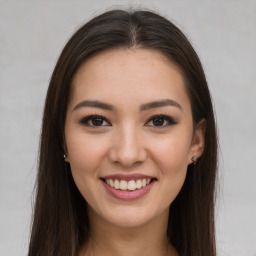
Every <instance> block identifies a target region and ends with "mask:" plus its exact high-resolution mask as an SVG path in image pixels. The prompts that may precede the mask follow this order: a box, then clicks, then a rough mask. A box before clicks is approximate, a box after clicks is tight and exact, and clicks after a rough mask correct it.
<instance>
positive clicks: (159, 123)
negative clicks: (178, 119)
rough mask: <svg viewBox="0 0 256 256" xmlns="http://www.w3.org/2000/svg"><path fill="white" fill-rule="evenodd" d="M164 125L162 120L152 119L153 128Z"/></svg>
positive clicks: (159, 118)
mask: <svg viewBox="0 0 256 256" xmlns="http://www.w3.org/2000/svg"><path fill="white" fill-rule="evenodd" d="M163 124H164V118H162V117H157V118H154V119H153V125H154V126H162V125H163Z"/></svg>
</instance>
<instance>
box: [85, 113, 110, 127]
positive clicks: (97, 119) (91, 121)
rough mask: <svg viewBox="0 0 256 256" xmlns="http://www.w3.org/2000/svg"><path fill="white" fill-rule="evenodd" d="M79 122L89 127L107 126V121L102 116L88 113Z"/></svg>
mask: <svg viewBox="0 0 256 256" xmlns="http://www.w3.org/2000/svg"><path fill="white" fill-rule="evenodd" d="M80 123H81V124H83V125H86V126H91V127H96V126H98V127H100V126H109V125H110V124H109V122H108V121H107V120H106V119H105V118H104V117H103V116H97V115H90V116H87V117H85V118H83V119H82V120H81V121H80Z"/></svg>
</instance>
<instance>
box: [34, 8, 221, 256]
mask: <svg viewBox="0 0 256 256" xmlns="http://www.w3.org/2000/svg"><path fill="white" fill-rule="evenodd" d="M216 167H217V139H216V130H215V120H214V114H213V108H212V103H211V98H210V93H209V90H208V87H207V82H206V78H205V75H204V71H203V69H202V66H201V63H200V60H199V58H198V56H197V54H196V53H195V51H194V49H193V48H192V46H191V45H190V43H189V42H188V40H187V38H186V37H185V36H184V35H183V34H182V32H181V31H180V30H179V29H178V28H177V27H176V26H175V25H173V24H172V23H171V22H170V21H168V20H166V19H165V18H163V17H161V16H159V15H158V14H155V13H153V12H150V11H140V10H139V11H130V12H128V11H123V10H113V11H109V12H106V13H103V14H102V15H99V16H97V17H95V18H94V19H92V20H91V21H89V22H88V23H87V24H85V25H84V26H82V27H81V28H80V29H79V30H78V31H77V32H76V33H75V34H74V35H73V36H72V38H71V39H70V40H69V42H68V43H67V45H66V46H65V48H64V49H63V51H62V53H61V55H60V58H59V60H58V62H57V65H56V67H55V70H54V72H53V75H52V78H51V81H50V85H49V88H48V93H47V98H46V103H45V110H44V116H43V124H42V135H41V145H40V159H39V169H38V177H37V197H36V203H35V211H34V220H33V226H32V233H31V241H30V247H29V255H30V256H32V255H33V256H35V255H37V256H39V255H44V256H46V255H47V256H50V255H54V256H56V255H79V256H86V255H97V256H98V255H158V256H161V255H170V256H172V255H180V256H206V255H207V256H215V255H216V249H215V248H216V247H215V232H214V200H215V179H216Z"/></svg>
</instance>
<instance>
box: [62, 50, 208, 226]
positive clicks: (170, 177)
mask: <svg viewBox="0 0 256 256" xmlns="http://www.w3.org/2000/svg"><path fill="white" fill-rule="evenodd" d="M203 131H204V129H203V125H202V124H201V125H199V126H198V127H197V128H196V131H195V133H193V122H192V114H191V106H190V101H189V98H188V95H187V93H186V91H185V85H184V80H183V77H182V75H181V72H180V71H179V69H178V68H177V67H176V66H175V65H174V64H172V63H171V62H170V61H169V60H167V58H166V57H164V56H163V55H162V54H161V53H159V52H157V51H153V50H145V49H118V50H109V51H105V52H102V53H100V54H98V55H95V56H93V57H91V58H90V59H89V60H87V61H86V62H85V63H84V64H83V65H82V66H81V67H80V68H79V70H78V71H77V73H76V74H75V77H74V79H73V82H72V93H71V98H70V102H69V105H68V110H67V117H66V124H65V139H66V146H67V152H66V154H67V156H68V158H67V159H66V161H68V162H69V163H70V166H71V171H72V175H73V178H74V181H75V183H76V185H77V187H78V189H79V191H80V192H81V194H82V195H83V197H84V198H85V200H86V201H87V203H88V213H89V217H90V218H95V219H97V220H100V221H101V223H104V222H107V223H111V224H113V225H115V226H119V227H137V226H140V225H143V224H145V223H149V222H150V221H154V220H156V219H159V218H160V219H161V218H165V219H166V218H167V216H168V212H169V206H170V204H171V203H172V202H173V200H174V199H175V197H176V196H177V194H178V193H179V191H180V189H181V187H182V185H183V183H184V180H185V177H186V173H187V166H188V165H189V164H191V163H192V161H191V158H192V156H194V155H195V156H200V155H201V153H202V151H203V144H204V142H203V140H204V139H203V137H204V135H203V133H204V132H203Z"/></svg>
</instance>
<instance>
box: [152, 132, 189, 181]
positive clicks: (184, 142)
mask: <svg viewBox="0 0 256 256" xmlns="http://www.w3.org/2000/svg"><path fill="white" fill-rule="evenodd" d="M154 145H155V146H154V147H153V151H154V152H152V155H153V156H154V158H155V159H154V160H155V162H157V165H158V166H159V168H160V170H161V173H162V175H163V176H172V178H174V177H175V176H179V175H181V176H184V173H186V170H187V165H188V162H187V160H188V154H189V148H190V138H189V137H188V136H183V135H182V134H177V135H172V136H169V137H168V138H165V139H164V140H161V142H159V143H154Z"/></svg>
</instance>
